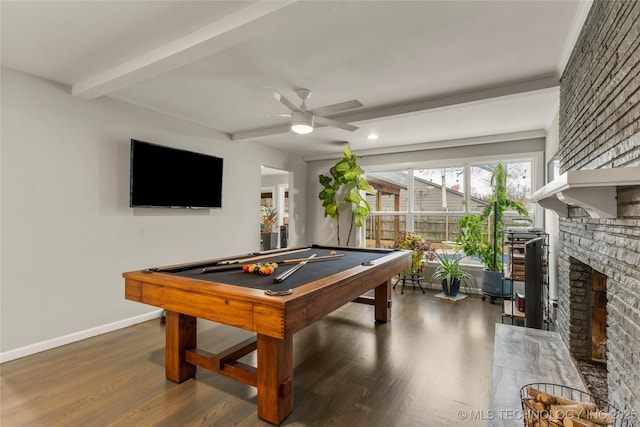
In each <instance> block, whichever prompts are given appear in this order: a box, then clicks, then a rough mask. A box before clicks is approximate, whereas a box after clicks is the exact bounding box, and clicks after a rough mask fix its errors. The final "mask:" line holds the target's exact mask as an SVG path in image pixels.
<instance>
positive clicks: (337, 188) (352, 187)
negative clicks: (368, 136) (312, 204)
mask: <svg viewBox="0 0 640 427" xmlns="http://www.w3.org/2000/svg"><path fill="white" fill-rule="evenodd" d="M329 173H330V176H327V175H320V177H319V179H320V184H321V185H322V191H321V192H320V194H319V195H318V197H319V198H320V200H322V206H323V207H324V216H325V217H327V216H330V217H331V218H333V219H335V221H336V235H337V238H338V245H340V210H341V208H343V207H345V208H346V207H348V208H349V210H350V211H351V221H350V224H349V233H348V235H347V243H346V245H349V241H350V240H351V233H352V232H353V227H354V226H355V227H362V226H363V225H364V220H365V218H366V217H367V215H368V214H369V212H371V206H370V205H369V203H368V202H367V200H366V198H364V197H362V194H361V192H365V193H369V194H374V193H375V190H374V189H373V187H372V186H371V185H370V184H369V183H368V182H367V180H366V179H365V178H364V176H363V175H364V170H362V168H360V166H358V163H357V157H356V156H355V155H353V154H352V153H351V148H350V147H349V145H347V146H345V148H344V151H343V153H342V159H340V160H339V161H338V163H336V164H335V165H334V166H333V167H332V168H331V169H329Z"/></svg>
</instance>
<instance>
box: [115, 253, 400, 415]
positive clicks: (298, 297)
mask: <svg viewBox="0 0 640 427" xmlns="http://www.w3.org/2000/svg"><path fill="white" fill-rule="evenodd" d="M324 247H325V248H328V246H324ZM290 249H296V248H290ZM336 249H338V250H340V251H341V252H345V251H347V252H348V251H349V250H350V249H351V250H358V249H357V248H344V247H340V248H336ZM235 258H242V256H238V257H231V259H235ZM222 259H227V258H221V259H220V260H222ZM211 261H212V262H215V261H217V260H211ZM410 264H411V252H410V251H391V252H388V253H387V254H386V255H384V256H383V257H381V258H378V259H376V260H375V261H374V265H372V266H364V265H358V266H356V267H354V268H351V269H348V270H345V271H341V272H338V273H336V274H333V275H330V276H327V277H323V278H322V279H320V280H316V281H314V282H311V283H307V284H305V285H302V286H299V287H296V288H295V290H294V292H293V294H291V295H287V296H268V295H265V293H264V290H260V289H252V288H246V287H241V286H233V285H229V284H224V283H217V282H211V281H205V280H198V279H193V278H185V277H179V276H176V275H169V274H166V273H162V272H157V271H154V272H148V271H145V270H140V271H132V272H127V273H123V277H124V278H125V298H126V299H128V300H131V301H136V302H140V303H144V304H149V305H152V306H156V307H162V308H163V309H165V310H166V348H165V358H166V359H165V369H166V377H167V378H168V379H169V380H171V381H174V382H178V383H180V382H182V381H185V380H187V379H189V378H192V377H193V376H195V373H196V367H197V366H200V367H202V368H205V369H208V370H210V371H213V372H216V373H219V374H222V375H226V376H228V377H231V378H234V379H236V380H238V381H241V382H243V383H245V384H249V385H251V386H254V387H257V389H258V396H257V403H258V417H260V418H261V419H263V420H265V421H268V422H270V423H272V424H280V423H281V422H282V421H283V420H284V419H285V418H286V417H287V416H288V415H289V414H290V413H291V412H292V410H293V334H295V333H296V332H298V331H300V330H301V329H303V328H305V327H306V326H309V325H310V324H312V323H313V322H315V321H317V320H320V319H321V318H323V317H324V316H326V315H327V314H329V313H331V312H332V311H334V310H336V309H337V308H339V307H341V306H342V305H344V304H346V303H347V302H351V301H352V302H359V303H365V304H371V305H374V306H375V309H374V312H375V320H376V321H379V322H386V321H388V320H390V319H391V278H392V277H394V276H395V275H397V274H398V273H400V272H401V271H402V270H404V269H405V268H407V267H409V266H410ZM171 267H177V266H171ZM296 274H304V273H303V270H301V271H300V272H299V273H296ZM371 289H374V290H375V291H374V297H366V296H362V295H363V294H365V293H366V292H367V291H369V290H371ZM198 317H199V318H202V319H207V320H211V321H214V322H219V323H223V324H226V325H230V326H235V327H238V328H242V329H246V330H248V331H253V332H255V333H256V336H255V337H253V338H251V339H248V340H245V341H244V342H242V343H239V344H237V345H235V346H233V347H231V348H229V349H227V350H225V351H223V352H220V353H216V354H214V353H210V352H208V351H205V350H201V349H198V348H197V346H196V344H197V327H196V319H197V318H198ZM255 350H257V352H258V354H257V365H258V366H257V368H256V367H254V366H251V365H248V364H246V363H243V362H240V361H238V359H240V358H241V357H243V356H245V355H246V354H249V353H251V352H252V351H255Z"/></svg>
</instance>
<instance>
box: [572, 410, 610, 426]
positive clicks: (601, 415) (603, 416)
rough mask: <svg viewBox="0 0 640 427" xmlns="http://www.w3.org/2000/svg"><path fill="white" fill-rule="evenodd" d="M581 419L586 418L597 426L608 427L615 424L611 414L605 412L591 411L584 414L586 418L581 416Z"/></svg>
mask: <svg viewBox="0 0 640 427" xmlns="http://www.w3.org/2000/svg"><path fill="white" fill-rule="evenodd" d="M580 418H584V419H586V420H588V421H591V422H593V423H595V424H601V425H607V424H613V417H612V416H611V414H610V413H608V412H604V411H598V410H595V411H589V412H587V413H585V414H584V416H582V415H581V416H580Z"/></svg>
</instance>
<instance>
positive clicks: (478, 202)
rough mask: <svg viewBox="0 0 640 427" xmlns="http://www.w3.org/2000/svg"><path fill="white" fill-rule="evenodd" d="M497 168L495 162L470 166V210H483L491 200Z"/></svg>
mask: <svg viewBox="0 0 640 427" xmlns="http://www.w3.org/2000/svg"><path fill="white" fill-rule="evenodd" d="M495 169H496V165H495V164H492V165H478V166H471V167H469V175H470V187H471V188H470V189H469V190H470V191H469V211H471V212H477V211H481V210H483V209H484V208H485V206H487V205H488V204H489V203H490V202H491V194H492V193H493V171H494V170H495Z"/></svg>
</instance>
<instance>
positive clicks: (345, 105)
mask: <svg viewBox="0 0 640 427" xmlns="http://www.w3.org/2000/svg"><path fill="white" fill-rule="evenodd" d="M358 107H362V102H360V101H358V100H357V99H352V100H351V101H345V102H339V103H337V104H331V105H325V106H324V107H318V108H314V109H313V110H311V112H312V113H313V114H315V115H317V116H326V115H327V114H332V113H337V112H338V111H345V110H351V109H352V108H358Z"/></svg>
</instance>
